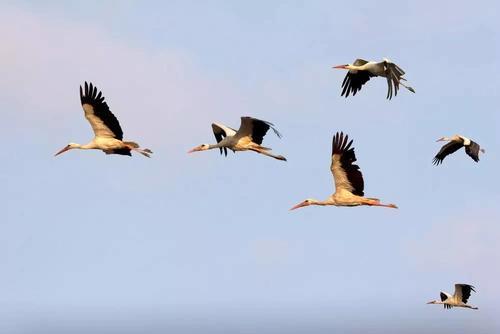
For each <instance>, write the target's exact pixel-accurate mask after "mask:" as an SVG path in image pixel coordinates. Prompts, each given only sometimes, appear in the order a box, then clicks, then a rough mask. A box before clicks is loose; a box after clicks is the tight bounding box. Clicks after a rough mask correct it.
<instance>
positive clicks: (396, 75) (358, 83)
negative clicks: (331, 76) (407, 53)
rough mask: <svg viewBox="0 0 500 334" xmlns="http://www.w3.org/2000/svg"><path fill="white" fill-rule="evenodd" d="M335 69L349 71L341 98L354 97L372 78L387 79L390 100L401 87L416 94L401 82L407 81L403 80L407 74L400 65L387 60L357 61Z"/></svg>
mask: <svg viewBox="0 0 500 334" xmlns="http://www.w3.org/2000/svg"><path fill="white" fill-rule="evenodd" d="M334 68H338V69H346V70H349V71H348V72H347V75H346V76H345V78H344V81H343V82H342V94H341V96H345V97H348V96H349V94H350V93H352V95H353V96H354V95H356V93H357V92H358V91H359V90H361V87H362V86H363V85H364V84H365V83H367V82H368V80H370V78H371V77H383V78H386V79H387V86H388V89H387V99H389V100H390V99H391V98H392V96H393V94H394V96H396V95H398V90H399V85H401V86H403V87H405V88H406V89H408V90H409V91H410V92H412V93H415V90H414V89H413V88H412V87H409V86H406V85H405V84H404V83H402V82H401V81H403V80H406V79H405V78H403V75H404V74H405V72H404V71H403V70H402V69H401V68H400V67H399V66H398V65H396V64H394V63H393V62H391V61H389V60H388V59H385V58H384V59H383V60H382V61H381V62H374V61H367V60H364V59H356V60H355V61H354V63H353V64H347V65H339V66H334Z"/></svg>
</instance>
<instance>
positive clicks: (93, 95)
mask: <svg viewBox="0 0 500 334" xmlns="http://www.w3.org/2000/svg"><path fill="white" fill-rule="evenodd" d="M80 101H81V103H82V108H83V111H84V113H85V118H86V119H87V121H89V123H90V126H92V130H94V135H95V137H94V139H92V141H91V142H89V143H88V144H85V145H80V144H75V143H69V144H68V145H67V146H65V147H64V148H63V149H62V150H60V151H59V152H57V153H56V154H55V155H56V156H57V155H59V154H61V153H64V152H66V151H69V150H72V149H80V150H92V149H93V150H102V151H103V152H104V153H106V154H120V155H128V156H131V155H132V154H131V153H130V152H131V151H135V152H138V153H140V154H142V155H144V156H146V157H148V158H149V157H150V154H151V153H153V152H151V150H150V149H147V148H146V149H141V148H139V144H137V143H135V142H132V141H123V131H122V128H121V127H120V123H119V122H118V120H117V119H116V117H115V115H113V113H111V111H110V110H109V107H108V104H107V103H106V102H105V101H104V96H102V93H101V92H100V91H99V94H98V90H97V87H95V86H94V85H92V83H90V84H87V82H85V91H83V89H82V86H80Z"/></svg>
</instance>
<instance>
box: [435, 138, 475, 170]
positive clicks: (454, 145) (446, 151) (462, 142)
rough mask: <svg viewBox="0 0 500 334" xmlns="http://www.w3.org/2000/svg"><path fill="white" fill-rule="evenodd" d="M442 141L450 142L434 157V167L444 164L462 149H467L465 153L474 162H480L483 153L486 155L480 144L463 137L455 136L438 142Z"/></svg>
mask: <svg viewBox="0 0 500 334" xmlns="http://www.w3.org/2000/svg"><path fill="white" fill-rule="evenodd" d="M440 141H448V143H447V144H445V145H444V146H443V147H441V149H440V150H439V152H438V153H437V154H436V156H435V157H434V159H433V163H434V165H439V164H441V163H443V160H444V158H446V157H447V156H448V155H450V154H452V153H454V152H456V151H458V150H459V149H460V148H462V147H465V153H467V155H468V156H470V157H471V158H472V160H474V161H475V162H479V153H480V152H481V153H483V154H484V152H485V151H484V149H482V148H481V147H480V146H479V144H478V143H476V142H474V141H472V140H470V139H469V138H467V137H464V136H461V135H454V136H451V137H441V138H439V139H438V140H437V142H440Z"/></svg>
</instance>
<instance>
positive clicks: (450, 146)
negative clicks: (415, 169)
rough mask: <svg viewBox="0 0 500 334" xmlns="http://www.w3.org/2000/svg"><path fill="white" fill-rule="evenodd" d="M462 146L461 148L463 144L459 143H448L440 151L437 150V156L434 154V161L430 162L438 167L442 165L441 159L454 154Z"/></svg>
mask: <svg viewBox="0 0 500 334" xmlns="http://www.w3.org/2000/svg"><path fill="white" fill-rule="evenodd" d="M462 146H463V144H462V143H460V142H457V141H450V142H449V143H447V144H446V145H444V146H443V147H441V150H439V152H438V154H436V156H435V157H434V160H432V163H433V164H434V165H436V166H437V165H439V164H440V163H443V159H444V158H445V157H446V156H448V155H450V154H452V153H454V152H456V151H457V150H459V149H460V147H462Z"/></svg>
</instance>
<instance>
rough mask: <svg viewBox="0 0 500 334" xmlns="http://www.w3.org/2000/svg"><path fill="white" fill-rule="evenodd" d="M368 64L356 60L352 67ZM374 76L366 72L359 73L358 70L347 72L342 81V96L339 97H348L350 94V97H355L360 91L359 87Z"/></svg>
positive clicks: (362, 60)
mask: <svg viewBox="0 0 500 334" xmlns="http://www.w3.org/2000/svg"><path fill="white" fill-rule="evenodd" d="M366 63H368V61H366V60H364V59H356V60H355V61H354V64H353V65H354V66H362V65H364V64H366ZM373 76H374V75H373V74H371V73H370V72H368V71H359V70H349V71H347V74H346V76H345V78H344V81H342V94H340V96H345V97H348V96H349V94H351V93H352V96H354V95H356V93H357V92H358V91H359V90H361V87H362V86H363V85H364V84H365V83H367V82H368V80H370V78H371V77H373Z"/></svg>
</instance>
